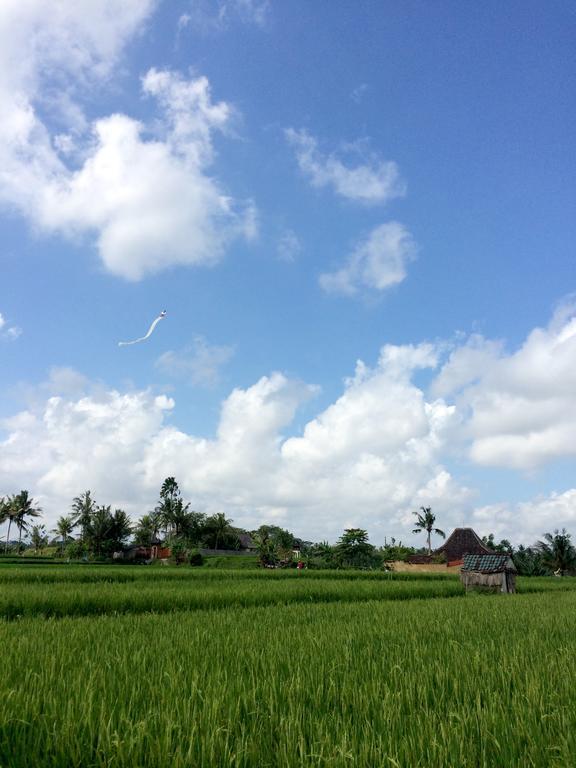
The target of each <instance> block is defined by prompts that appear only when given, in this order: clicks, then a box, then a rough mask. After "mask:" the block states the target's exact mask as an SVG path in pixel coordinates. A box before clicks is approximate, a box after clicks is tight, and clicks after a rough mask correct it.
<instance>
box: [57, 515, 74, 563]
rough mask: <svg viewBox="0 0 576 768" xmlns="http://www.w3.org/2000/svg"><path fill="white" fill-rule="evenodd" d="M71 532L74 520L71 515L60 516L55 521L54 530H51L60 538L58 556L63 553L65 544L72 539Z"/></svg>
mask: <svg viewBox="0 0 576 768" xmlns="http://www.w3.org/2000/svg"><path fill="white" fill-rule="evenodd" d="M73 530H74V519H73V517H72V516H71V515H62V517H59V518H58V520H57V521H56V528H53V529H52V532H53V533H55V534H56V535H57V536H59V537H60V554H62V553H63V552H64V547H65V546H66V543H67V542H68V541H69V540H70V539H71V538H72V531H73Z"/></svg>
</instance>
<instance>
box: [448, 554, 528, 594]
mask: <svg viewBox="0 0 576 768" xmlns="http://www.w3.org/2000/svg"><path fill="white" fill-rule="evenodd" d="M460 580H461V581H462V583H463V584H464V586H465V587H466V591H468V589H471V588H474V587H481V588H487V589H492V590H493V591H495V592H505V593H511V592H516V567H515V566H514V562H513V560H512V558H511V557H510V555H508V554H506V553H505V552H494V553H492V554H490V555H464V563H463V565H462V568H461V570H460Z"/></svg>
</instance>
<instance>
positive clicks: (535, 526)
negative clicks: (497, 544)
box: [472, 488, 576, 546]
mask: <svg viewBox="0 0 576 768" xmlns="http://www.w3.org/2000/svg"><path fill="white" fill-rule="evenodd" d="M472 521H473V524H474V526H477V527H478V529H479V530H482V531H486V532H492V533H494V534H495V537H496V539H497V540H498V539H501V538H505V539H508V540H509V541H511V542H512V543H514V544H524V545H528V546H530V545H532V544H534V543H535V542H536V541H538V540H540V539H542V538H543V534H544V533H551V532H552V531H553V530H554V529H556V528H558V529H562V528H567V529H568V531H569V532H572V534H573V535H574V534H576V488H571V489H570V490H568V491H565V492H564V493H557V492H555V493H551V494H549V495H548V496H542V497H539V498H536V499H532V500H530V501H524V502H519V503H516V504H504V503H503V504H491V505H488V506H485V507H479V508H478V509H476V510H474V513H473V516H472Z"/></svg>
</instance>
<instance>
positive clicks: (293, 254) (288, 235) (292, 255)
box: [276, 229, 302, 263]
mask: <svg viewBox="0 0 576 768" xmlns="http://www.w3.org/2000/svg"><path fill="white" fill-rule="evenodd" d="M301 251H302V243H301V242H300V239H299V237H298V235H297V234H296V233H295V232H293V231H292V230H291V229H287V230H285V231H284V232H283V233H282V235H281V237H280V239H279V240H278V246H277V249H276V252H277V254H278V258H279V259H280V261H284V262H286V263H291V262H293V261H296V258H297V257H298V256H299V254H300V253H301Z"/></svg>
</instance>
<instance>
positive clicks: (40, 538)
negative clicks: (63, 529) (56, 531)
mask: <svg viewBox="0 0 576 768" xmlns="http://www.w3.org/2000/svg"><path fill="white" fill-rule="evenodd" d="M30 543H31V544H32V546H33V547H34V552H35V553H36V554H38V552H40V550H41V549H43V548H44V547H45V546H46V544H47V543H48V536H47V535H46V528H45V526H43V525H33V526H32V530H31V531H30Z"/></svg>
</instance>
